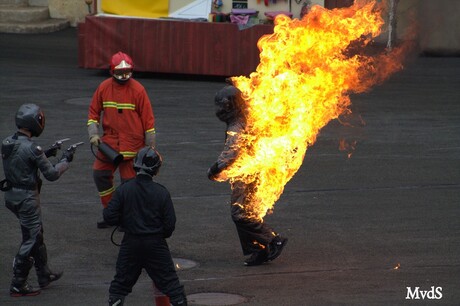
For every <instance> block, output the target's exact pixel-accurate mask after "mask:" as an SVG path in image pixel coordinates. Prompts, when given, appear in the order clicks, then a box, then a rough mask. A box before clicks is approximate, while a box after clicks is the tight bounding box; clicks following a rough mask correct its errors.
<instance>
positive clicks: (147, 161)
mask: <svg viewBox="0 0 460 306" xmlns="http://www.w3.org/2000/svg"><path fill="white" fill-rule="evenodd" d="M161 163H162V158H161V155H160V154H159V153H158V152H157V151H156V150H155V149H154V148H153V147H145V148H142V149H141V150H140V151H139V152H138V153H137V155H136V158H135V159H134V165H133V167H134V170H135V171H136V173H137V174H136V177H135V178H133V179H131V180H128V181H127V182H125V183H123V184H122V185H120V186H119V187H118V188H117V190H116V191H115V193H114V195H113V197H112V199H111V200H110V202H109V204H108V206H107V207H106V208H104V210H103V216H104V221H105V222H107V224H109V225H120V226H121V227H123V229H124V232H125V234H124V237H123V240H122V242H121V247H120V252H119V253H118V259H117V264H116V274H115V277H114V279H113V281H112V282H111V284H110V288H109V305H117V306H121V305H123V303H124V299H125V297H126V296H127V295H128V294H129V293H131V291H132V288H133V286H134V285H135V283H136V282H137V280H138V278H139V275H140V274H141V271H142V269H145V270H146V271H147V273H148V275H149V276H150V278H151V279H152V281H153V282H154V284H155V286H156V287H157V288H158V289H159V290H160V291H161V292H163V293H164V294H166V295H167V296H168V297H169V299H170V301H171V304H172V305H174V306H179V305H180V306H186V305H187V299H186V296H185V292H184V287H183V286H182V285H181V284H180V282H179V278H178V277H177V274H176V270H175V268H174V262H173V260H172V257H171V253H170V251H169V247H168V244H167V242H166V238H169V237H170V236H171V235H172V233H173V231H174V229H175V223H176V214H175V212H174V206H173V203H172V200H171V196H170V194H169V191H168V190H167V189H166V188H165V187H164V186H162V185H160V184H158V183H156V182H154V181H153V180H152V178H153V176H155V175H157V173H158V170H159V168H160V166H161Z"/></svg>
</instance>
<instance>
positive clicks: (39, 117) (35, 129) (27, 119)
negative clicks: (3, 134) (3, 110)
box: [15, 103, 45, 137]
mask: <svg viewBox="0 0 460 306" xmlns="http://www.w3.org/2000/svg"><path fill="white" fill-rule="evenodd" d="M15 121H16V126H17V127H18V129H21V128H24V129H27V130H28V131H30V132H31V133H32V136H35V137H38V136H40V134H41V133H42V132H43V129H44V128H45V114H44V113H43V112H42V110H41V109H40V107H39V106H38V105H36V104H32V103H30V104H23V105H21V106H20V107H19V109H18V111H17V112H16V117H15Z"/></svg>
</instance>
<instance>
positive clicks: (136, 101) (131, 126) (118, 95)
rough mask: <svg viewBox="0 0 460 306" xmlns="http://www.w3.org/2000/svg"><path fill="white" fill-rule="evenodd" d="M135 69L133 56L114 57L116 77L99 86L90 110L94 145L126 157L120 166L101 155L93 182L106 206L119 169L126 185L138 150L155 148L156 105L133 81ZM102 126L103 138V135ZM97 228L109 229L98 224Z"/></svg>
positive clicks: (113, 73) (119, 55) (90, 130)
mask: <svg viewBox="0 0 460 306" xmlns="http://www.w3.org/2000/svg"><path fill="white" fill-rule="evenodd" d="M133 69H134V64H133V61H132V59H131V57H129V56H128V55H127V54H125V53H123V52H118V53H116V54H114V55H113V56H112V58H111V61H110V73H111V75H112V77H111V78H108V79H106V80H104V81H103V82H102V83H101V84H100V85H99V86H98V88H97V89H96V92H95V93H94V95H93V98H92V100H91V105H90V107H89V112H88V123H87V125H88V134H89V139H90V143H91V145H93V146H99V144H100V143H101V142H103V143H105V144H107V145H109V146H110V147H112V148H113V149H114V150H115V151H117V152H119V153H121V154H122V155H123V161H122V162H121V163H120V164H119V165H116V164H114V163H112V161H110V160H108V159H107V158H106V157H105V156H104V155H103V154H102V153H101V152H99V151H98V152H97V155H96V159H95V161H94V164H93V179H94V182H95V184H96V187H97V190H98V192H99V196H100V199H101V203H102V206H103V207H107V204H108V203H109V201H110V199H111V197H112V193H113V191H114V190H115V186H114V182H113V178H114V173H115V171H116V170H117V168H118V169H119V174H120V178H121V181H122V182H123V181H126V180H128V179H130V178H133V177H134V176H135V172H134V170H133V167H132V165H133V161H132V160H133V158H134V156H135V155H136V153H137V151H139V149H141V148H142V147H143V146H144V145H147V146H155V127H154V124H155V118H154V114H153V110H152V105H151V103H150V100H149V97H148V95H147V93H146V91H145V89H144V87H143V86H142V85H141V83H139V82H138V81H136V80H135V79H133V78H132V74H133ZM102 113H103V116H101V114H102ZM101 123H102V130H103V134H102V137H100V136H99V126H100V125H101ZM97 227H98V228H107V227H109V226H108V225H107V224H106V223H105V222H104V221H98V222H97Z"/></svg>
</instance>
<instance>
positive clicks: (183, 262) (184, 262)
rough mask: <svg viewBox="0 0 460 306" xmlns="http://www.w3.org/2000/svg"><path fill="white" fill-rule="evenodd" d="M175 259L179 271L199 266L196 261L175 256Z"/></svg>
mask: <svg viewBox="0 0 460 306" xmlns="http://www.w3.org/2000/svg"><path fill="white" fill-rule="evenodd" d="M173 261H174V266H175V267H176V270H177V271H180V270H187V269H191V268H195V267H196V266H197V263H196V262H194V261H192V260H188V259H184V258H173Z"/></svg>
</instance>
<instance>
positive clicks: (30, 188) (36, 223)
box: [2, 132, 69, 288]
mask: <svg viewBox="0 0 460 306" xmlns="http://www.w3.org/2000/svg"><path fill="white" fill-rule="evenodd" d="M2 159H3V170H4V172H5V177H6V180H7V181H8V184H10V186H11V188H10V189H9V190H6V191H5V204H6V207H7V208H8V209H9V210H11V211H12V212H13V213H14V214H15V215H16V217H17V218H18V220H19V223H20V225H21V231H22V243H21V246H20V247H19V251H18V253H17V255H16V257H15V262H14V268H13V271H14V277H13V281H12V288H13V287H15V286H16V287H17V288H19V287H21V286H23V285H24V284H26V282H27V277H28V274H29V270H30V268H31V267H32V265H33V264H35V268H36V271H37V276H38V282H39V285H40V287H45V286H46V285H48V284H49V282H50V279H49V275H50V273H51V271H50V270H49V268H48V264H47V261H48V260H47V252H46V246H45V243H44V239H43V225H42V219H41V210H40V185H41V180H40V172H41V173H42V174H43V175H44V177H45V178H46V179H47V180H49V181H55V180H57V179H58V178H59V177H60V176H61V175H62V173H64V172H65V171H66V170H67V169H68V168H69V162H68V161H67V160H65V159H63V160H61V161H60V162H59V163H57V164H56V165H54V166H53V165H52V164H51V162H50V161H49V160H48V158H47V157H46V156H45V153H44V152H43V150H42V149H41V147H40V146H38V145H37V144H35V143H34V142H33V141H32V140H31V139H30V138H29V137H28V136H27V135H25V134H22V133H21V132H17V133H15V134H14V135H12V136H9V137H7V138H5V139H4V140H3V142H2ZM31 258H33V260H32V259H31Z"/></svg>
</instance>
